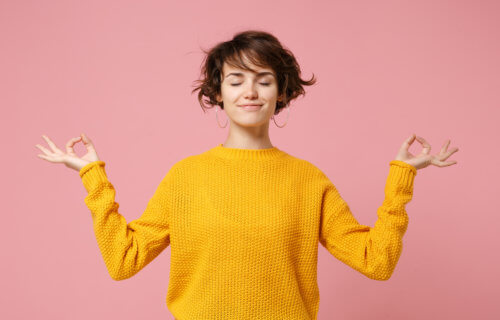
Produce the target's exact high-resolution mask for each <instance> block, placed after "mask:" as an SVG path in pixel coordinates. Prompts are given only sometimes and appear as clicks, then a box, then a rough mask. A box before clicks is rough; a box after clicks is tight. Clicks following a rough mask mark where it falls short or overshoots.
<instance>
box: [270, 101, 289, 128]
mask: <svg viewBox="0 0 500 320" xmlns="http://www.w3.org/2000/svg"><path fill="white" fill-rule="evenodd" d="M286 109H288V111H287V114H286V121H285V123H284V124H283V125H282V126H280V125H278V124H277V123H276V120H275V119H274V115H273V116H272V117H271V118H272V119H273V121H274V124H275V125H276V126H277V127H278V128H283V127H284V126H286V124H287V122H288V117H289V116H290V106H288V107H286Z"/></svg>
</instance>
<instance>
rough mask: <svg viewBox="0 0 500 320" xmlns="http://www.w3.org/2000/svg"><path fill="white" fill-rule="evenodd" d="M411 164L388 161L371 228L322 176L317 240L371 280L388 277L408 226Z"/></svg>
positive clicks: (400, 250)
mask: <svg viewBox="0 0 500 320" xmlns="http://www.w3.org/2000/svg"><path fill="white" fill-rule="evenodd" d="M416 174H417V170H416V168H415V167H414V166H412V165H410V164H408V163H406V162H404V161H399V160H393V161H391V162H390V163H389V175H388V177H387V181H386V185H385V199H384V201H383V203H382V205H381V206H380V207H379V208H378V210H377V216H378V219H377V221H376V222H375V225H374V227H369V226H366V225H361V224H359V223H358V221H356V219H355V218H354V216H353V214H352V212H351V210H350V208H349V206H348V205H347V203H346V202H345V201H344V200H343V199H342V198H341V196H340V194H339V192H338V191H337V189H336V188H335V186H334V185H333V184H332V183H331V182H330V180H328V178H327V177H326V176H324V175H323V177H324V179H327V180H325V181H326V184H325V185H326V188H324V191H323V202H322V208H321V210H322V215H321V227H320V237H319V241H320V243H321V244H322V245H323V246H324V247H325V248H326V249H327V250H328V251H329V252H330V253H331V254H332V255H333V256H334V257H336V258H337V259H339V260H340V261H342V262H344V263H345V264H347V265H348V266H350V267H352V268H353V269H355V270H357V271H359V272H361V273H362V274H364V275H365V276H367V277H368V278H370V279H374V280H388V279H389V278H390V277H391V275H392V273H393V272H394V269H395V267H396V264H397V262H398V260H399V257H400V255H401V252H402V248H403V235H404V234H405V232H406V229H407V227H408V220H409V219H408V215H407V213H406V210H405V205H406V203H408V202H409V201H410V200H411V198H412V195H413V181H414V178H415V176H416Z"/></svg>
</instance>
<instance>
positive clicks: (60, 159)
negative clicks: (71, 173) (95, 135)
mask: <svg viewBox="0 0 500 320" xmlns="http://www.w3.org/2000/svg"><path fill="white" fill-rule="evenodd" d="M42 137H43V138H44V139H45V141H46V142H47V144H48V145H49V147H50V148H51V149H52V151H50V150H48V149H47V148H45V147H43V146H41V145H39V144H37V145H36V147H38V148H39V149H40V150H42V151H43V153H45V154H44V155H43V154H39V155H38V157H40V158H42V159H45V160H47V161H49V162H55V163H64V164H65V165H66V167H68V168H71V169H74V170H77V171H80V170H81V169H82V168H83V167H84V166H86V165H87V164H89V163H91V162H94V161H97V160H99V157H98V156H97V152H96V151H95V148H94V145H93V143H92V141H90V139H89V138H88V137H87V136H86V135H85V134H83V133H82V134H81V135H80V136H79V137H78V138H73V139H71V140H69V141H68V143H66V153H64V152H63V151H61V150H60V149H59V148H58V147H57V146H56V145H55V143H54V142H52V141H51V140H50V139H49V138H48V137H47V136H45V135H42ZM79 141H83V144H84V145H85V147H86V148H87V153H86V154H85V155H84V156H83V157H78V156H77V155H76V153H75V150H74V149H73V147H74V145H75V144H76V143H78V142H79Z"/></svg>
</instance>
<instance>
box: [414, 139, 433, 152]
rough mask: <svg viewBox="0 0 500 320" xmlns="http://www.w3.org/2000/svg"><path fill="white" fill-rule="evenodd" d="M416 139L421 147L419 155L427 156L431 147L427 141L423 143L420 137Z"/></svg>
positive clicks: (423, 140)
mask: <svg viewBox="0 0 500 320" xmlns="http://www.w3.org/2000/svg"><path fill="white" fill-rule="evenodd" d="M416 139H417V141H418V142H420V144H421V145H422V147H423V149H422V152H421V153H420V154H429V152H431V145H430V144H429V143H428V142H427V141H425V139H424V138H422V137H420V136H417V137H416Z"/></svg>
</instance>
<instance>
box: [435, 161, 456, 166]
mask: <svg viewBox="0 0 500 320" xmlns="http://www.w3.org/2000/svg"><path fill="white" fill-rule="evenodd" d="M433 164H434V165H436V166H438V167H449V166H451V165H454V164H457V161H451V162H450V161H449V162H443V161H438V162H436V163H433Z"/></svg>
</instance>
